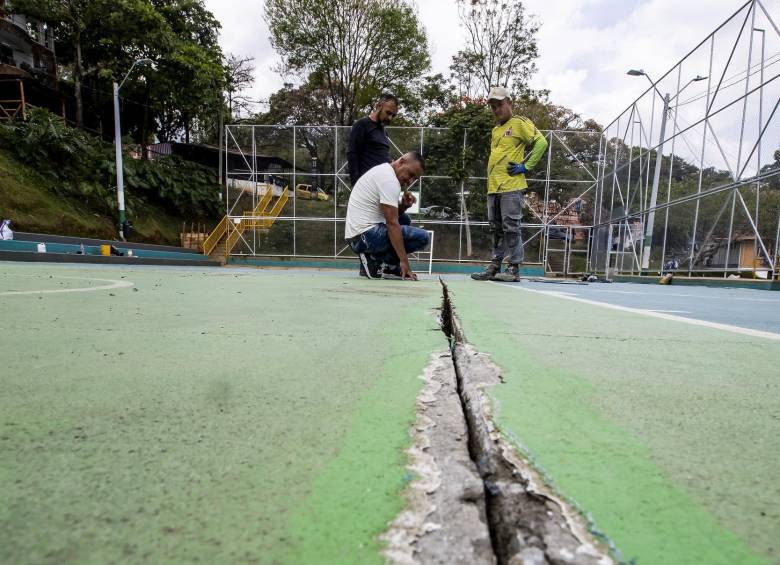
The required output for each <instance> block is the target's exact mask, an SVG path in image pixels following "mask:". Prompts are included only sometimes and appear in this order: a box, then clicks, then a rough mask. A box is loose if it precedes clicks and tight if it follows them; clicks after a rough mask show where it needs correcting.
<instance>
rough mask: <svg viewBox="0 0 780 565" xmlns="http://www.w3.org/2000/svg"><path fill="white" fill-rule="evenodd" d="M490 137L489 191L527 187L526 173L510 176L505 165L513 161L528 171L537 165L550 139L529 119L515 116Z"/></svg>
mask: <svg viewBox="0 0 780 565" xmlns="http://www.w3.org/2000/svg"><path fill="white" fill-rule="evenodd" d="M490 137H491V139H490V158H489V159H488V167H487V177H488V194H497V193H500V192H512V191H513V190H525V189H526V188H528V182H526V180H525V175H515V176H510V175H509V173H507V172H506V166H507V165H508V164H509V163H510V162H511V161H514V162H515V163H522V162H524V161H525V167H526V169H528V170H529V171H530V170H531V169H533V168H534V165H536V164H537V163H538V162H539V159H541V158H542V156H543V155H544V152H545V151H547V139H545V137H544V136H543V135H542V133H541V132H540V131H539V130H538V129H536V126H534V124H533V122H532V121H531V120H529V119H528V118H523V117H518V116H513V117H512V118H509V120H507V121H506V123H504V124H502V125H500V126H496V127H494V128H493V133H492V134H491V136H490ZM527 146H530V147H531V152H530V154H529V155H528V159H525V150H526V147H527Z"/></svg>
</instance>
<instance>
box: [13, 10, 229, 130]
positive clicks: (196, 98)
mask: <svg viewBox="0 0 780 565" xmlns="http://www.w3.org/2000/svg"><path fill="white" fill-rule="evenodd" d="M11 9H13V10H15V11H17V12H19V13H23V14H27V15H29V16H32V17H34V18H37V19H40V20H42V21H46V22H48V23H49V24H50V25H51V26H52V28H53V29H54V35H55V40H56V42H57V54H58V63H59V64H60V65H62V66H64V67H65V69H66V72H64V73H63V76H66V77H68V76H70V77H72V79H73V83H74V90H75V98H76V124H77V125H78V126H83V125H84V119H85V116H84V106H85V101H84V97H83V95H82V89H83V88H87V89H88V90H89V92H91V93H92V97H91V98H88V99H87V101H86V102H87V103H88V104H90V103H91V108H90V109H91V110H92V112H93V114H95V115H94V116H90V115H88V116H87V118H88V119H89V118H91V119H92V122H93V124H92V125H93V126H95V125H96V124H94V122H99V121H100V118H98V115H102V117H104V118H106V119H107V120H111V119H112V118H111V82H114V81H116V82H119V81H121V80H122V79H123V78H124V77H125V75H126V74H127V72H128V70H129V69H130V67H131V66H132V64H133V62H134V61H135V60H137V59H139V58H149V59H152V60H153V61H155V65H154V67H153V68H152V67H149V66H147V67H144V68H143V69H137V70H136V71H134V73H133V75H131V76H130V77H129V79H128V81H127V83H126V84H125V85H124V86H123V88H122V92H121V94H122V97H123V100H125V101H126V102H130V103H129V104H128V103H124V104H123V106H122V113H123V116H122V117H123V119H122V125H123V130H124V131H131V132H136V133H137V135H136V137H137V138H138V139H139V141H140V142H141V143H142V144H143V143H145V142H146V139H147V137H148V136H149V134H150V133H152V132H156V133H158V136H159V137H160V138H161V139H163V140H166V141H167V140H170V139H173V138H175V137H177V136H178V135H180V134H181V132H183V134H184V137H185V139H189V137H190V133H191V132H192V131H193V130H194V129H202V128H203V127H204V125H205V124H210V123H212V122H215V121H216V119H212V118H213V117H214V116H216V115H217V113H218V111H219V109H220V108H221V106H222V92H223V87H224V83H225V68H224V64H223V57H222V51H221V49H220V47H219V42H218V31H219V22H218V21H217V20H216V19H215V18H214V16H213V15H212V14H211V13H210V12H209V11H208V10H206V8H205V6H204V5H203V1H202V0H122V1H121V2H116V1H112V0H16V1H15V2H14V3H13V5H12V7H11ZM109 123H110V122H109Z"/></svg>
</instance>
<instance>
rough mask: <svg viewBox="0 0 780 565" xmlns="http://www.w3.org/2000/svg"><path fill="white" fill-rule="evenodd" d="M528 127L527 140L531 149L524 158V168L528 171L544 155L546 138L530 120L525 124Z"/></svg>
mask: <svg viewBox="0 0 780 565" xmlns="http://www.w3.org/2000/svg"><path fill="white" fill-rule="evenodd" d="M525 125H526V126H527V127H528V130H529V131H528V134H529V135H528V142H527V144H529V145H531V151H530V153H529V154H528V159H526V160H525V162H524V163H525V168H526V169H528V170H529V171H530V170H531V169H533V168H534V167H535V166H536V164H537V163H538V162H539V160H540V159H541V158H542V157H543V156H544V152H545V151H547V145H548V143H547V138H546V137H544V136H543V135H542V132H540V131H539V130H538V129H536V126H534V125H533V124H532V123H531V121H530V120H528V121H527V122H526V124H525Z"/></svg>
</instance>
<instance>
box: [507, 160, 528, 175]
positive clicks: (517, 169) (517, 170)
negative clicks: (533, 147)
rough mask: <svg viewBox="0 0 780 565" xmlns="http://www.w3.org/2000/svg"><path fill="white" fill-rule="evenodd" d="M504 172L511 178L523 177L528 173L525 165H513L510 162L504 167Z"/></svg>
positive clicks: (513, 163) (512, 162)
mask: <svg viewBox="0 0 780 565" xmlns="http://www.w3.org/2000/svg"><path fill="white" fill-rule="evenodd" d="M506 172H507V173H509V174H510V175H511V176H515V175H524V174H525V173H527V172H528V169H526V168H525V163H515V162H514V161H510V162H509V164H508V165H507V166H506Z"/></svg>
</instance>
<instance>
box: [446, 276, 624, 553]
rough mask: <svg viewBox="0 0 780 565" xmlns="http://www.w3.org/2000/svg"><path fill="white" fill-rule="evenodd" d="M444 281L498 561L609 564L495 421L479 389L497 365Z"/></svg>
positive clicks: (490, 381) (495, 377)
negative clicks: (465, 325) (469, 331)
mask: <svg viewBox="0 0 780 565" xmlns="http://www.w3.org/2000/svg"><path fill="white" fill-rule="evenodd" d="M440 282H441V285H442V295H443V299H442V300H443V302H442V310H441V312H442V320H441V326H442V331H443V332H444V334H445V335H446V336H447V338H448V339H449V342H450V347H451V350H452V360H453V364H454V369H455V374H456V379H457V385H458V394H459V396H460V400H461V405H462V408H463V413H464V416H465V420H466V424H467V429H468V446H469V453H470V455H471V459H472V461H474V463H475V465H476V468H477V471H478V472H479V475H480V477H481V479H482V482H483V485H484V491H485V509H486V516H487V525H488V529H489V531H490V537H491V540H492V547H493V550H494V552H495V559H496V561H497V562H498V563H499V564H501V565H503V564H508V565H520V564H524V565H532V564H533V565H535V564H542V563H553V564H562V563H582V564H586V565H591V564H599V565H603V564H607V563H612V559H611V558H610V557H608V556H607V554H606V552H604V551H602V550H601V549H599V547H598V546H597V545H596V543H595V541H594V540H593V539H592V538H591V536H590V535H589V534H588V532H587V529H586V527H585V526H584V524H583V522H582V521H581V520H580V518H579V515H578V514H577V513H576V512H575V511H574V510H572V509H570V508H569V507H568V506H567V505H566V504H565V503H564V502H563V501H561V500H560V499H559V498H558V497H556V496H555V495H554V494H553V493H552V492H549V491H548V490H547V489H546V487H545V485H544V484H543V482H542V481H540V480H539V479H538V476H537V475H536V473H535V472H534V471H533V469H532V468H531V467H530V466H529V465H528V464H527V463H526V462H525V461H524V460H523V459H522V458H521V457H520V456H519V454H518V453H517V451H516V450H515V449H514V448H513V447H512V446H511V445H510V444H508V443H507V442H506V441H505V439H504V438H503V437H502V435H501V434H500V432H499V431H498V430H497V429H496V427H495V425H494V424H493V421H492V418H491V414H490V405H489V403H488V402H487V401H486V399H485V397H484V395H483V394H482V389H483V388H485V387H489V386H494V385H496V384H497V383H498V382H499V381H500V371H499V369H498V367H496V366H495V365H493V364H492V363H490V362H489V361H488V360H487V359H486V358H485V356H482V355H478V354H477V352H476V351H475V350H474V349H473V348H472V347H470V346H469V345H468V344H467V343H466V340H465V337H464V334H463V329H462V327H461V326H460V323H459V321H458V319H457V317H456V316H455V314H454V311H453V304H452V300H451V297H450V295H449V289H448V288H447V285H446V284H445V283H444V281H441V279H440Z"/></svg>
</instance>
